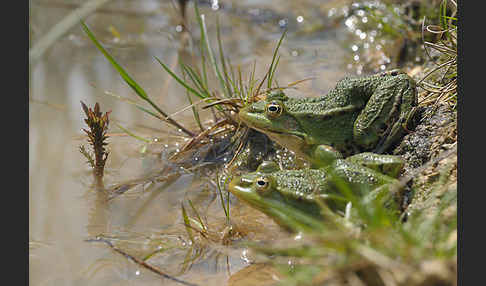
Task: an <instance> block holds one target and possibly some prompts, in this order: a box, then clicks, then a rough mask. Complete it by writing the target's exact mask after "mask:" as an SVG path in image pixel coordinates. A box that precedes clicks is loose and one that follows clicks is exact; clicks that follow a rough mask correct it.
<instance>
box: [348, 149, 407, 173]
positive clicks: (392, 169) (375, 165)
mask: <svg viewBox="0 0 486 286" xmlns="http://www.w3.org/2000/svg"><path fill="white" fill-rule="evenodd" d="M346 160H347V161H350V162H353V163H356V164H359V165H361V166H364V167H368V168H370V169H373V170H375V171H378V172H380V173H382V174H385V175H388V176H390V177H392V178H398V176H399V175H400V173H401V171H402V169H403V166H404V165H405V161H404V160H403V159H402V158H400V157H399V156H395V155H382V154H376V153H371V152H363V153H359V154H356V155H352V156H350V157H348V158H346Z"/></svg>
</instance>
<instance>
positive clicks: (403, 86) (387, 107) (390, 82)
mask: <svg viewBox="0 0 486 286" xmlns="http://www.w3.org/2000/svg"><path fill="white" fill-rule="evenodd" d="M387 77H388V79H387V80H385V81H383V82H382V83H381V84H380V85H379V86H378V87H377V88H376V89H375V92H374V93H373V94H372V95H371V97H370V99H369V100H368V102H367V103H366V106H365V108H364V109H363V110H362V111H361V113H360V114H359V115H358V117H357V118H356V121H355V124H354V128H353V136H354V140H355V142H356V143H357V144H358V145H360V146H361V147H362V148H363V149H365V150H373V152H377V153H382V152H384V151H386V150H387V149H388V148H390V147H391V146H392V145H393V144H395V143H396V142H397V140H399V139H401V138H402V137H403V136H404V135H405V134H406V133H407V130H408V128H409V127H410V126H409V123H410V122H412V121H413V120H412V118H413V117H414V114H415V112H416V106H417V89H416V85H415V81H414V80H413V79H412V78H411V77H409V76H408V75H407V74H405V73H396V74H393V75H389V76H387Z"/></svg>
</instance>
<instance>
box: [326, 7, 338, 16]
mask: <svg viewBox="0 0 486 286" xmlns="http://www.w3.org/2000/svg"><path fill="white" fill-rule="evenodd" d="M336 10H337V9H336V8H331V9H329V12H327V17H332V16H334V15H335V14H336Z"/></svg>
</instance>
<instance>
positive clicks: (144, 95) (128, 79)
mask: <svg viewBox="0 0 486 286" xmlns="http://www.w3.org/2000/svg"><path fill="white" fill-rule="evenodd" d="M81 26H82V28H83V30H84V32H85V33H86V34H87V35H88V37H89V38H90V39H91V40H92V41H93V43H94V44H95V45H96V47H97V48H98V49H99V50H100V51H101V52H102V53H103V55H104V56H105V57H106V58H107V59H108V61H109V62H110V63H111V64H112V66H113V67H114V68H115V69H116V70H117V71H118V73H119V74H120V76H121V77H122V78H123V80H124V81H125V82H126V83H127V84H128V85H129V86H130V87H131V88H132V89H133V90H134V91H135V93H136V94H137V95H138V96H139V97H140V98H142V99H143V100H145V101H146V102H148V103H149V104H150V105H151V106H152V107H153V108H154V109H155V110H157V111H158V112H159V113H160V114H162V115H163V116H164V117H165V120H167V122H169V123H171V124H172V125H174V126H176V127H177V128H178V129H180V130H181V131H182V132H184V133H186V134H187V135H189V136H194V134H193V133H192V132H191V131H189V130H187V129H186V128H184V127H183V126H182V125H180V124H179V123H177V122H176V121H174V120H173V119H171V118H168V116H167V113H165V112H164V111H163V110H162V109H160V108H159V107H158V106H157V105H156V104H155V103H153V102H152V100H150V98H149V97H148V95H147V93H146V92H145V90H143V88H142V87H141V86H140V85H138V84H137V83H136V82H135V81H134V80H133V79H132V78H131V77H130V76H129V75H128V73H127V72H126V71H125V70H124V69H123V68H122V67H121V66H120V65H119V64H118V63H117V62H116V61H115V59H114V58H113V57H112V56H111V55H110V54H109V53H108V51H106V50H105V48H104V47H103V46H102V45H101V43H100V42H99V41H98V40H97V39H96V37H95V36H94V34H93V33H92V32H91V31H90V30H89V28H88V26H86V24H85V23H84V22H83V21H81Z"/></svg>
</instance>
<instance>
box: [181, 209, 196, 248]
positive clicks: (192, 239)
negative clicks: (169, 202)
mask: <svg viewBox="0 0 486 286" xmlns="http://www.w3.org/2000/svg"><path fill="white" fill-rule="evenodd" d="M181 210H182V218H183V219H184V225H185V226H186V231H187V235H188V236H189V239H190V240H191V241H192V243H193V244H194V237H193V235H192V229H191V222H190V221H189V217H188V216H187V212H186V209H185V208H184V205H183V204H182V203H181Z"/></svg>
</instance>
